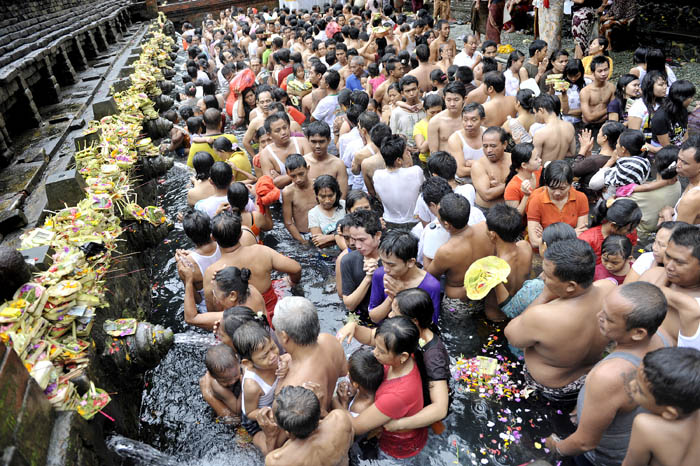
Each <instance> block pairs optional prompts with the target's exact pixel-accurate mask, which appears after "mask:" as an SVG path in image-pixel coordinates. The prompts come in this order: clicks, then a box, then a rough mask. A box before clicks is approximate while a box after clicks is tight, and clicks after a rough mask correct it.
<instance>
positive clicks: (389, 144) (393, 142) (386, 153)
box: [379, 134, 406, 167]
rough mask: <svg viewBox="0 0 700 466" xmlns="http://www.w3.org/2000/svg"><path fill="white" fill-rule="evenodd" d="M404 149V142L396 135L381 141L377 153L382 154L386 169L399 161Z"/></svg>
mask: <svg viewBox="0 0 700 466" xmlns="http://www.w3.org/2000/svg"><path fill="white" fill-rule="evenodd" d="M405 149H406V140H405V139H404V138H402V137H401V136H400V135H398V134H392V135H391V136H387V137H385V138H384V139H383V140H382V144H381V146H380V148H379V152H381V154H382V158H383V159H384V163H385V164H386V166H387V167H393V166H394V164H395V163H396V161H397V160H399V159H401V157H402V156H403V153H404V150H405Z"/></svg>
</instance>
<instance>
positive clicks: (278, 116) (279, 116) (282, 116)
mask: <svg viewBox="0 0 700 466" xmlns="http://www.w3.org/2000/svg"><path fill="white" fill-rule="evenodd" d="M279 120H282V121H285V122H286V123H287V126H289V124H290V122H289V116H288V115H287V114H286V113H285V112H275V113H273V114H272V115H270V116H268V117H267V118H265V129H266V130H267V131H268V132H271V131H272V123H274V122H276V121H279Z"/></svg>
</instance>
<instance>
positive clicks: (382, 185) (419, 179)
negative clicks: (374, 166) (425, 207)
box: [372, 165, 425, 223]
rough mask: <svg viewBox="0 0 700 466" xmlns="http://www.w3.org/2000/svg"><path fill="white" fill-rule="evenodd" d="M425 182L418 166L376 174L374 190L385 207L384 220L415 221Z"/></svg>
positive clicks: (382, 170) (373, 178)
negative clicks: (415, 212) (414, 215)
mask: <svg viewBox="0 0 700 466" xmlns="http://www.w3.org/2000/svg"><path fill="white" fill-rule="evenodd" d="M424 180H425V178H424V176H423V170H422V169H421V168H420V167H418V166H415V165H414V166H412V167H407V168H399V169H398V170H392V171H389V170H387V169H386V168H384V169H381V170H377V171H376V172H374V176H373V177H372V181H373V182H374V190H375V191H376V192H377V196H379V199H381V201H382V204H383V205H384V220H386V221H387V222H391V223H409V222H412V221H413V212H414V211H415V209H416V201H417V200H418V195H419V194H420V187H421V185H422V184H423V181H424Z"/></svg>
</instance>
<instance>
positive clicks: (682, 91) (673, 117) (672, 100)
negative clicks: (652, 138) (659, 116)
mask: <svg viewBox="0 0 700 466" xmlns="http://www.w3.org/2000/svg"><path fill="white" fill-rule="evenodd" d="M694 95H695V85H693V83H691V82H690V81H686V80H685V79H681V80H678V81H676V82H674V83H673V84H671V88H670V89H669V91H668V96H667V97H666V99H664V101H663V102H661V108H662V109H664V111H665V112H666V116H667V117H668V119H669V120H670V121H671V122H672V123H677V124H679V125H680V126H681V127H683V128H686V127H687V126H688V109H687V108H686V106H685V105H684V102H685V101H686V100H688V99H690V98H692V97H693V96H694Z"/></svg>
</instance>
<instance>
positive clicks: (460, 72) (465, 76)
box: [455, 66, 474, 86]
mask: <svg viewBox="0 0 700 466" xmlns="http://www.w3.org/2000/svg"><path fill="white" fill-rule="evenodd" d="M455 79H456V80H457V81H462V82H463V83H464V85H465V86H466V85H467V84H469V83H471V82H472V81H474V72H473V71H472V69H471V68H469V67H468V66H459V67H457V71H456V72H455Z"/></svg>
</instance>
